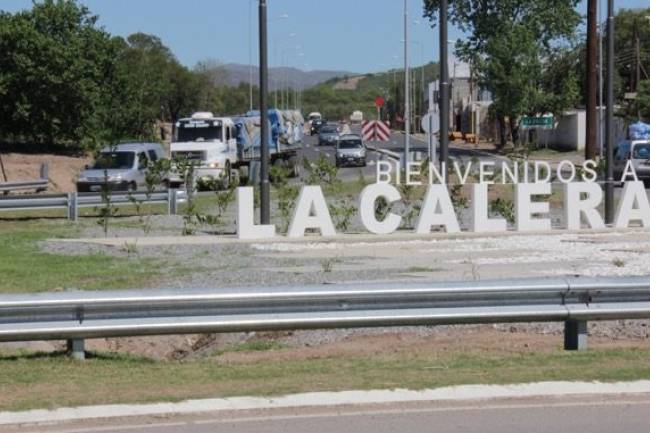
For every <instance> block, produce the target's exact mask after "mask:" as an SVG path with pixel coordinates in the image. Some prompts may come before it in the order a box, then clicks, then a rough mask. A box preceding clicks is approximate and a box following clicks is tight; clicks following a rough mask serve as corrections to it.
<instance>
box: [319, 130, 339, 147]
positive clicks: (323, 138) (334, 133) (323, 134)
mask: <svg viewBox="0 0 650 433" xmlns="http://www.w3.org/2000/svg"><path fill="white" fill-rule="evenodd" d="M338 139H339V130H338V128H337V127H336V126H334V125H323V126H321V127H320V131H319V132H318V145H319V146H328V145H329V146H333V145H334V144H336V140H338Z"/></svg>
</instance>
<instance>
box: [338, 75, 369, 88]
mask: <svg viewBox="0 0 650 433" xmlns="http://www.w3.org/2000/svg"><path fill="white" fill-rule="evenodd" d="M364 78H366V77H364V76H362V75H361V76H358V77H349V78H348V79H347V80H340V81H338V82H337V83H336V84H334V86H333V87H332V88H333V89H334V90H357V86H358V85H359V81H361V80H363V79H364Z"/></svg>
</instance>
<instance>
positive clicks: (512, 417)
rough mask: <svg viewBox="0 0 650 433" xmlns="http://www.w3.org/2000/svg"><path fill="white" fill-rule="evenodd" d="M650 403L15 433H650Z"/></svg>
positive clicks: (289, 415) (261, 417)
mask: <svg viewBox="0 0 650 433" xmlns="http://www.w3.org/2000/svg"><path fill="white" fill-rule="evenodd" d="M649 425H650V397H649V396H641V397H639V396H635V397H629V396H628V397H625V396H622V397H610V398H609V399H607V400H605V399H604V398H600V399H598V398H594V397H591V398H584V397H574V398H573V399H566V398H565V399H549V398H544V399H539V398H538V399H528V400H490V401H487V402H479V403H468V402H463V403H444V402H437V403H435V404H434V403H429V402H424V403H411V404H404V403H403V404H398V405H373V406H369V407H363V406H352V407H350V406H348V407H340V408H326V409H305V408H303V409H283V410H281V411H278V410H275V411H261V412H256V411H247V412H244V413H242V412H238V413H230V414H224V413H220V414H201V415H192V416H189V415H184V416H177V417H174V416H169V417H155V418H149V419H121V420H119V419H117V420H103V421H94V422H85V423H74V424H69V425H48V426H42V427H36V428H30V427H25V426H23V427H20V428H15V430H12V428H13V427H8V430H6V431H7V432H13V431H15V432H18V431H21V432H44V433H45V432H47V433H50V432H59V433H73V432H75V433H81V432H88V433H90V432H104V433H136V432H149V431H150V432H157V433H213V432H220V433H253V432H265V433H305V432H309V433H319V432H323V433H325V432H327V433H330V432H337V433H396V432H399V433H421V432H436V433H461V432H462V433H472V432H477V433H478V432H480V433H612V432H619V433H647V432H648V430H649Z"/></svg>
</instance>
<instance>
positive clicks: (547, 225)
mask: <svg viewBox="0 0 650 433" xmlns="http://www.w3.org/2000/svg"><path fill="white" fill-rule="evenodd" d="M548 194H551V184H550V183H518V184H516V185H515V226H516V228H517V230H518V231H532V230H550V229H551V220H550V219H548V218H533V214H540V213H548V212H549V204H548V202H547V201H536V202H534V201H532V200H531V197H532V196H533V195H548Z"/></svg>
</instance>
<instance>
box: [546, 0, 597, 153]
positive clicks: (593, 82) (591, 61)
mask: <svg viewBox="0 0 650 433" xmlns="http://www.w3.org/2000/svg"><path fill="white" fill-rule="evenodd" d="M597 5H598V0H588V2H587V113H586V115H587V116H586V117H587V119H586V120H587V121H586V128H587V130H586V133H585V138H586V142H585V158H586V159H594V158H596V155H597V154H598V150H597V143H596V126H597V123H596V121H597V118H596V91H597V75H596V64H597V61H596V60H597V56H598V47H597V45H596V42H597V40H598V39H597V33H596V27H597V25H598V23H597V18H596V17H597V12H598V6H597ZM556 115H559V113H556Z"/></svg>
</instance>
